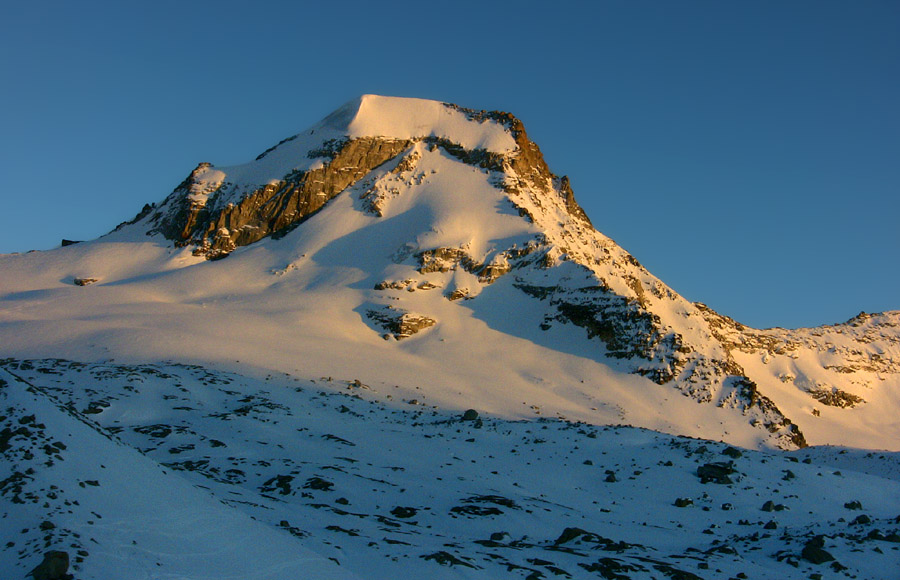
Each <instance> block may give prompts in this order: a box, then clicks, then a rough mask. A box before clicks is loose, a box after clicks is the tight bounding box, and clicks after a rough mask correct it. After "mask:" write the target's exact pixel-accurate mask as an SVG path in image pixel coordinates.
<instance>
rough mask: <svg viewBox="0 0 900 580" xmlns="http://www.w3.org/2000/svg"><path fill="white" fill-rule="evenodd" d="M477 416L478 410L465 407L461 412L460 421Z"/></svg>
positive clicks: (472, 419) (473, 418)
mask: <svg viewBox="0 0 900 580" xmlns="http://www.w3.org/2000/svg"><path fill="white" fill-rule="evenodd" d="M477 418H478V411H476V410H475V409H467V410H466V412H465V413H463V414H462V419H461V420H462V421H474V420H475V419H477Z"/></svg>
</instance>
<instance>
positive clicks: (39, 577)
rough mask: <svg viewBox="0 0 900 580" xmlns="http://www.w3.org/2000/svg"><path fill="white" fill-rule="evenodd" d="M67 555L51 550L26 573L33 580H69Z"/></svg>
mask: <svg viewBox="0 0 900 580" xmlns="http://www.w3.org/2000/svg"><path fill="white" fill-rule="evenodd" d="M68 571H69V553H68V552H62V551H59V550H51V551H50V552H47V553H45V554H44V560H43V562H41V563H40V564H38V565H37V566H36V567H35V568H34V570H32V571H31V572H29V573H28V575H29V576H31V577H32V578H34V580H70V579H71V578H72V575H71V574H69V573H68Z"/></svg>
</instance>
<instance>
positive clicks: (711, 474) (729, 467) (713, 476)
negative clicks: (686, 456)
mask: <svg viewBox="0 0 900 580" xmlns="http://www.w3.org/2000/svg"><path fill="white" fill-rule="evenodd" d="M732 473H735V469H734V463H733V462H731V461H727V462H715V463H705V464H703V465H701V466H700V467H698V468H697V476H698V477H699V478H700V483H709V482H712V483H721V484H729V483H734V482H733V481H731V478H730V477H728V476H729V475H731V474H732Z"/></svg>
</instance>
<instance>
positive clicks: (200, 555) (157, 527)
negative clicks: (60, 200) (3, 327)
mask: <svg viewBox="0 0 900 580" xmlns="http://www.w3.org/2000/svg"><path fill="white" fill-rule="evenodd" d="M0 373H2V378H3V379H4V383H5V384H3V387H2V388H0V408H2V409H3V413H2V421H3V425H2V428H3V429H4V431H3V434H4V435H3V445H2V448H3V451H2V453H3V455H4V462H3V464H2V465H3V467H2V469H3V472H2V473H0V479H2V485H0V493H2V497H3V499H4V502H3V504H2V506H3V507H2V510H3V511H2V516H0V517H2V518H3V519H2V520H0V521H3V522H4V529H5V530H8V533H7V534H5V535H6V537H7V540H8V543H7V544H6V546H5V547H4V548H3V551H2V552H0V567H2V569H3V570H4V571H5V572H6V573H5V575H4V576H5V577H17V575H21V574H24V573H25V572H27V571H28V570H30V569H31V567H33V566H35V565H36V564H37V562H39V561H40V554H41V553H42V552H43V551H44V550H45V549H46V548H51V547H53V548H56V549H67V550H70V551H71V553H72V554H73V557H74V555H75V554H78V555H79V556H78V558H79V561H78V564H77V569H76V571H75V577H76V578H78V579H84V580H87V579H93V578H98V579H99V578H111V577H115V578H119V579H121V580H128V579H131V578H147V577H153V578H217V579H225V578H235V579H237V578H343V577H355V576H354V574H356V575H358V576H359V577H363V578H370V579H376V578H384V579H390V578H397V577H398V576H401V575H410V576H411V577H418V578H498V577H511V578H550V577H556V576H561V577H571V578H592V577H603V578H611V577H613V578H667V577H676V578H727V577H735V576H736V575H737V574H739V573H744V574H747V576H748V577H751V578H753V577H768V578H774V577H778V578H798V579H799V578H809V577H810V574H811V573H816V572H819V573H825V574H826V575H829V576H830V577H832V575H835V576H841V575H845V576H846V577H858V578H872V579H875V578H893V577H894V576H893V574H894V571H896V570H897V569H898V566H900V500H898V498H900V456H898V454H896V453H871V452H869V453H866V454H857V455H855V456H854V457H852V458H849V459H848V461H851V462H852V466H849V467H848V466H841V467H840V468H839V469H838V468H835V467H834V466H833V465H832V463H834V462H835V461H840V460H841V458H842V457H843V452H839V451H838V450H834V451H829V450H827V449H822V450H819V449H815V448H810V449H808V450H805V451H803V452H802V454H801V455H792V454H780V453H774V454H773V453H770V452H758V451H747V450H744V451H739V450H737V449H735V448H729V447H727V446H726V445H724V444H719V443H711V442H705V441H702V440H696V439H688V438H678V437H671V436H666V435H660V434H657V433H653V432H650V431H646V430H641V429H635V428H629V427H597V426H593V425H588V424H584V423H577V422H569V421H561V420H555V419H542V420H531V421H508V420H502V419H496V418H493V417H489V416H485V415H483V414H482V415H481V416H479V417H477V418H476V417H473V416H470V417H467V418H466V419H464V418H463V417H462V416H461V415H459V414H448V413H442V412H438V411H435V410H434V409H431V408H429V407H427V406H424V405H422V404H415V403H413V402H410V401H402V400H399V399H397V400H395V401H394V404H384V403H382V402H379V398H378V397H377V396H376V395H377V394H376V393H374V391H373V388H372V387H370V386H368V385H365V384H362V383H358V382H356V381H354V380H352V379H351V380H347V379H344V378H338V377H325V378H322V379H321V380H319V381H315V382H313V381H305V380H296V379H292V378H290V377H286V376H284V375H280V376H276V375H273V376H271V377H266V378H264V379H261V380H258V379H250V378H247V377H242V376H239V375H235V374H230V373H214V372H210V371H208V370H206V369H203V368H200V367H188V366H182V365H139V366H123V365H115V364H91V365H84V364H80V363H70V362H66V361H59V360H44V361H14V360H7V361H4V363H3V368H2V370H0ZM729 462H730V463H731V464H732V466H733V472H732V473H730V474H727V478H728V479H729V480H730V483H717V482H715V481H708V482H705V483H704V482H703V480H702V479H701V477H699V476H698V469H703V466H708V465H709V464H716V463H720V464H721V463H729ZM866 472H868V473H866ZM854 502H859V504H860V505H859V506H857V504H856V503H854ZM816 537H820V538H821V540H822V549H824V550H825V551H826V552H827V553H828V555H830V556H831V557H833V558H834V560H828V561H825V562H822V563H813V562H811V561H809V558H806V559H805V558H804V557H803V555H802V554H803V553H804V552H803V551H804V548H805V547H806V546H807V545H808V544H810V542H815V538H816ZM807 555H809V554H807ZM836 571H841V572H842V574H841V575H837V574H836ZM610 574H612V575H610Z"/></svg>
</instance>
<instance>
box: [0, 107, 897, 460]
mask: <svg viewBox="0 0 900 580" xmlns="http://www.w3.org/2000/svg"><path fill="white" fill-rule="evenodd" d="M146 233H150V234H152V235H151V236H149V237H148V236H146V235H145V234H146ZM166 239H168V240H176V247H174V248H173V247H172V244H171V243H169V242H167V241H166ZM139 240H143V241H139ZM204 256H205V257H220V258H221V257H225V256H228V258H227V259H226V260H219V261H215V262H211V261H205V260H204V259H203V258H204ZM0 268H3V271H4V273H7V272H8V273H10V275H9V276H4V277H3V279H2V280H0V296H2V302H0V305H2V309H0V339H2V340H3V341H4V344H5V345H6V349H7V352H9V353H10V354H14V355H17V356H20V357H34V356H42V357H54V356H65V357H67V358H73V359H80V360H88V361H96V360H106V359H109V358H114V359H117V360H130V361H138V362H144V361H147V360H178V361H184V362H194V363H201V364H214V365H218V366H224V367H228V368H240V367H243V366H244V365H247V364H250V365H252V366H254V367H256V368H258V369H262V370H266V371H268V370H278V371H281V372H288V373H292V374H294V375H297V376H303V377H306V378H316V377H321V376H337V377H342V378H345V379H348V380H351V379H361V380H364V381H366V382H369V383H380V384H385V385H388V384H389V385H392V386H396V388H397V391H396V395H392V396H405V397H407V398H408V399H410V400H411V399H415V400H417V401H420V402H426V404H429V405H432V406H437V407H441V408H444V407H449V408H453V409H458V408H460V407H462V406H477V407H479V408H480V409H481V410H482V411H487V412H492V413H496V414H497V415H500V416H504V417H510V418H521V417H533V416H536V415H540V416H551V417H560V416H564V417H566V418H569V419H578V420H582V421H585V422H588V423H593V424H609V423H612V424H623V423H625V424H632V425H638V426H642V427H647V428H651V429H656V430H660V431H665V432H669V433H676V434H684V435H691V436H697V437H706V438H712V439H721V440H725V441H729V442H731V443H734V444H738V445H742V446H746V447H759V446H776V447H796V446H800V445H802V444H803V443H804V439H803V433H804V432H805V429H806V428H807V426H810V428H811V432H812V433H813V436H812V437H813V439H812V440H811V441H812V442H814V443H833V444H853V445H859V446H864V447H876V448H888V449H897V448H900V438H898V436H897V433H896V431H895V430H894V429H893V428H892V427H890V425H891V424H892V423H891V421H892V420H891V418H890V414H888V413H884V412H883V409H884V408H892V409H896V408H898V407H900V403H897V402H896V400H895V399H896V395H892V394H891V393H896V392H897V391H896V386H897V384H898V382H897V377H898V372H897V369H896V368H895V367H894V366H891V365H888V366H880V367H878V369H879V370H878V371H871V372H870V371H859V372H870V375H871V376H869V379H868V380H869V383H867V385H868V386H867V387H866V388H867V389H870V390H871V393H872V394H870V395H867V396H865V397H862V398H863V399H865V400H866V401H870V400H872V401H879V402H884V403H885V404H886V405H887V407H881V408H880V409H876V408H875V406H873V405H869V404H858V405H856V406H855V407H853V408H852V409H851V408H840V407H829V409H827V410H824V411H820V412H819V413H818V414H813V413H812V407H811V406H810V405H811V404H812V402H815V401H818V400H819V399H816V398H815V397H821V398H823V399H825V400H829V401H830V400H844V399H841V395H838V394H836V391H834V390H831V391H829V393H831V394H828V393H824V391H822V390H821V389H818V387H816V388H812V389H811V388H806V387H804V385H809V384H811V383H809V379H811V378H813V377H814V379H813V380H824V379H822V376H824V375H822V374H821V373H825V374H826V375H829V377H830V378H831V375H839V376H838V377H837V379H835V381H836V382H832V383H830V384H831V385H832V386H834V387H835V388H836V389H838V390H840V391H841V392H846V393H855V392H856V391H855V390H854V389H856V387H854V386H842V385H843V384H844V383H842V382H840V379H841V376H843V375H846V378H848V379H852V380H856V379H857V378H858V375H854V374H852V373H843V372H842V371H836V370H834V368H828V366H830V367H835V365H838V366H841V363H839V362H835V361H838V359H841V360H843V359H846V360H850V359H852V358H853V357H856V358H858V359H859V360H870V361H871V360H873V357H876V355H877V356H879V357H882V360H897V359H898V354H900V353H898V347H897V342H896V340H895V339H894V340H893V342H892V341H891V340H883V341H881V342H873V341H869V342H868V343H865V342H864V341H862V340H860V341H855V342H854V344H853V345H849V344H848V346H847V348H845V349H844V350H842V351H841V352H840V353H839V354H833V355H832V354H829V355H828V356H825V355H824V354H822V353H819V354H817V355H815V356H810V357H807V358H806V359H804V360H803V361H802V364H803V365H805V366H804V367H803V368H804V369H805V370H804V371H803V375H802V377H801V375H800V374H797V375H796V377H797V380H796V381H793V382H791V381H784V380H783V379H781V378H778V377H777V373H776V374H773V371H774V370H776V369H775V366H776V365H771V366H766V365H758V364H756V363H755V362H754V361H755V359H754V355H753V352H756V351H755V350H754V348H755V347H754V346H753V345H755V344H757V343H760V344H762V343H761V342H760V341H763V339H762V338H759V337H765V336H769V334H766V333H767V332H769V331H753V330H752V329H746V328H744V327H741V326H740V325H737V323H733V321H731V322H730V323H729V322H727V319H725V318H724V317H721V316H719V315H717V314H715V313H712V312H711V311H709V310H708V309H705V308H704V307H702V306H701V305H694V304H691V303H689V302H688V301H686V300H684V299H683V298H682V297H681V296H679V295H678V294H677V293H675V292H674V291H672V290H671V289H670V288H668V287H667V286H666V285H665V284H664V283H663V282H661V281H660V280H658V279H657V278H656V277H654V276H653V275H652V274H650V273H649V272H647V271H646V270H645V269H644V268H643V267H642V266H641V265H640V264H639V263H638V262H637V260H635V259H634V258H633V257H632V256H631V255H629V254H628V253H627V252H626V251H625V250H623V249H622V248H620V247H619V246H618V245H616V244H615V243H614V242H613V241H612V240H610V239H609V238H607V237H606V236H604V235H603V234H601V233H599V232H597V231H596V230H594V228H593V227H592V226H591V224H590V222H589V221H588V220H587V218H586V217H585V216H584V215H583V212H581V210H580V208H579V207H578V205H577V203H576V202H575V200H574V196H573V194H572V191H571V187H570V186H569V183H568V180H567V179H565V178H559V177H557V176H555V175H553V174H552V173H551V172H550V171H549V168H547V166H546V164H545V163H544V161H543V159H542V157H541V154H540V150H539V149H538V148H537V146H536V145H535V144H534V143H532V142H531V141H530V140H528V138H527V136H526V135H525V131H524V128H523V127H522V125H521V123H520V122H519V121H518V120H517V119H515V118H514V117H512V116H511V115H508V114H506V113H489V112H483V111H481V112H479V111H471V110H467V109H462V108H459V107H456V106H452V105H446V104H443V103H437V102H432V101H422V100H418V99H389V98H383V97H374V96H365V97H362V98H360V99H358V100H356V101H353V102H351V103H349V104H348V105H345V106H344V107H342V108H341V109H339V110H338V111H337V112H335V113H334V114H332V115H330V116H329V117H328V118H327V119H326V120H325V121H323V122H322V123H320V124H319V125H317V126H316V127H314V128H312V129H310V130H309V131H306V132H304V133H301V134H299V135H296V136H294V137H292V138H290V139H288V140H285V141H284V142H282V143H280V144H279V145H277V146H275V147H273V148H272V149H270V150H268V151H266V152H264V153H263V154H262V155H260V156H259V158H258V159H257V160H255V161H254V162H251V163H249V164H247V165H244V166H239V167H236V168H216V167H213V166H211V165H209V164H201V166H199V167H198V168H197V170H195V171H194V172H193V173H192V175H191V176H190V177H189V178H188V179H187V180H185V182H184V183H183V184H182V185H181V186H179V188H177V189H176V191H175V192H174V193H173V194H172V195H170V196H169V197H168V198H167V199H166V200H165V202H164V203H163V204H161V205H160V207H158V208H151V209H150V211H148V212H146V213H144V214H143V215H141V216H139V217H138V218H137V219H136V220H135V221H134V222H132V223H131V224H126V225H123V226H122V227H120V228H118V229H117V231H115V232H114V233H112V234H110V235H108V236H105V237H104V238H101V239H100V240H97V241H94V242H90V243H86V244H79V245H77V246H70V247H67V248H62V249H60V250H57V251H54V252H45V253H37V254H29V255H24V256H8V257H3V258H0ZM76 278H78V279H87V278H90V279H93V280H95V283H94V284H92V285H91V286H88V287H76V286H74V285H73V284H72V282H73V281H74V280H75V279H76ZM889 318H890V317H887V318H884V320H878V321H872V322H871V323H870V326H872V327H873V328H877V329H882V330H884V332H885V333H887V335H888V336H896V335H897V331H896V329H895V328H889V327H888V326H886V322H885V321H887V320H888V319H889ZM723 321H725V322H723ZM732 323H733V324H732ZM770 334H771V333H770ZM773 336H774V335H773ZM766 340H769V341H771V340H776V339H775V338H771V337H770V338H768V339H766ZM778 340H782V339H778ZM784 340H788V339H784ZM790 340H794V339H790ZM763 342H765V341H763ZM766 344H768V343H766ZM817 344H818V343H817ZM876 351H877V352H876ZM772 356H781V355H780V354H778V353H777V352H776V353H775V354H773V355H772ZM829 357H830V358H829ZM847 357H850V358H847ZM853 360H856V359H853ZM779 364H781V363H779ZM785 364H786V361H785ZM816 365H819V366H816ZM826 365H828V366H826ZM782 366H783V365H782ZM843 366H844V367H847V368H849V367H848V365H847V364H844V365H843ZM779 369H780V367H779ZM817 369H821V372H820V371H819V370H817ZM245 372H246V371H245ZM778 372H779V373H784V372H786V371H785V370H784V369H780V370H778ZM853 372H857V371H853ZM817 373H819V374H817ZM804 381H806V382H804ZM798 387H799V388H798ZM857 390H858V389H857ZM817 410H818V409H817ZM823 417H826V418H827V419H828V420H827V421H820V419H822V418H823ZM861 424H864V425H865V428H860V427H858V425H861ZM798 425H799V429H798Z"/></svg>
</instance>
